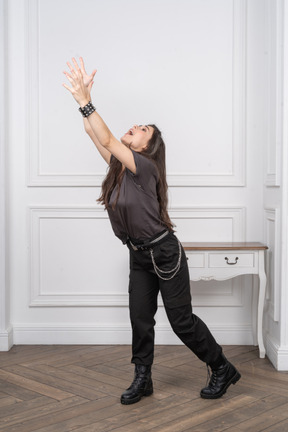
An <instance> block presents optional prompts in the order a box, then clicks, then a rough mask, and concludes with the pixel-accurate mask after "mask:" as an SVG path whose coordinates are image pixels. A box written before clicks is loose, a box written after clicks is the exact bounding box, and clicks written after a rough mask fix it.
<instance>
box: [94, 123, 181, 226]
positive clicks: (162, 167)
mask: <svg viewBox="0 0 288 432" xmlns="http://www.w3.org/2000/svg"><path fill="white" fill-rule="evenodd" d="M149 126H151V127H152V128H153V135H152V137H151V138H150V140H149V142H148V145H147V147H146V148H145V150H142V151H141V154H142V155H143V156H144V157H146V158H148V159H151V160H153V161H154V163H155V165H156V167H157V169H158V173H159V179H158V182H157V185H156V191H157V198H158V202H159V209H160V219H161V221H162V223H163V225H165V226H166V227H167V228H168V229H169V230H173V227H174V224H173V223H172V221H171V219H170V217H169V215H168V211H167V206H168V185H167V180H166V163H165V143H164V141H163V138H162V135H161V131H160V130H159V129H158V127H157V126H155V125H154V124H150V125H149ZM122 175H123V170H122V163H121V162H120V161H119V160H118V159H116V158H115V157H112V160H111V163H110V166H109V170H108V173H107V176H106V177H105V179H104V181H103V183H102V193H101V196H100V197H99V198H98V200H97V201H98V202H100V203H101V204H103V205H104V206H105V209H107V208H108V205H109V200H110V197H111V194H112V192H113V190H114V188H115V187H116V186H117V185H118V195H117V197H116V199H115V201H114V202H113V204H112V209H115V207H116V203H117V200H118V197H119V192H120V185H121V181H122Z"/></svg>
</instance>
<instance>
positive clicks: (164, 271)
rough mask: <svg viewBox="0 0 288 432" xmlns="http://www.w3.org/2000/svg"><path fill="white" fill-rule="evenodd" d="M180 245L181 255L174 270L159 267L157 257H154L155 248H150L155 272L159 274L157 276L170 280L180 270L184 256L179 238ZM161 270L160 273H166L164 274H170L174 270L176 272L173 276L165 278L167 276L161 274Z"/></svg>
mask: <svg viewBox="0 0 288 432" xmlns="http://www.w3.org/2000/svg"><path fill="white" fill-rule="evenodd" d="M178 246H179V257H178V261H177V264H176V266H175V267H174V268H173V269H172V270H161V269H160V268H159V267H157V265H156V262H155V258H154V254H153V249H149V252H150V255H151V259H152V263H153V267H154V270H155V273H156V274H157V276H158V277H159V278H160V279H162V280H170V279H173V277H174V276H175V275H176V273H177V272H178V270H179V268H180V264H181V258H182V248H181V243H180V241H179V240H178ZM159 272H160V273H164V274H169V273H172V272H174V273H173V274H172V276H170V277H167V278H165V277H163V276H161V275H160V274H159Z"/></svg>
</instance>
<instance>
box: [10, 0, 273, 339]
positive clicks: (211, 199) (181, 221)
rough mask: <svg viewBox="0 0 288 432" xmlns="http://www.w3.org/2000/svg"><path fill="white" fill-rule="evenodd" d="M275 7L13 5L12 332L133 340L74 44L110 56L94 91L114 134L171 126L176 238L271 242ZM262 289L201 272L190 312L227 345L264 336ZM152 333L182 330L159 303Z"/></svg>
mask: <svg viewBox="0 0 288 432" xmlns="http://www.w3.org/2000/svg"><path fill="white" fill-rule="evenodd" d="M264 5H265V2H263V1H262V0H253V1H249V2H247V4H246V2H245V1H244V0H234V1H231V0H217V1H215V0H205V1H199V0H193V1H187V0H180V1H179V0H178V1H177V2H176V1H172V0H171V1H164V0H153V1H152V0H146V1H145V3H142V2H140V0H139V1H132V0H117V1H116V0H108V1H105V2H102V1H93V2H92V1H89V0H83V1H82V2H81V8H79V2H76V1H74V0H69V2H68V0H61V1H59V0H58V1H57V2H56V0H52V1H51V0H49V1H48V0H41V1H38V0H29V1H25V0H14V1H13V2H9V4H8V55H9V58H8V64H7V66H6V71H7V73H9V77H11V78H10V80H9V85H8V93H9V109H8V115H9V117H8V120H9V121H8V131H9V148H8V151H7V175H8V181H7V185H6V193H7V196H8V204H7V209H8V213H9V223H8V232H9V242H8V243H9V244H8V245H7V248H8V252H9V251H10V252H9V278H10V284H9V285H10V290H11V319H10V321H11V324H12V326H13V342H14V343H15V344H20V343H21V344H23V343H24V344H28V343H31V344H32V343H33V344H37V343H93V344H98V343H130V341H131V331H130V324H129V313H128V307H127V304H128V297H127V282H128V280H127V279H128V251H127V249H126V248H125V247H123V246H122V244H121V243H120V241H119V240H117V239H116V238H115V237H114V236H113V234H112V230H111V228H110V225H109V220H108V218H107V214H106V213H105V212H103V209H102V208H100V207H99V206H98V205H97V204H96V202H95V200H96V199H97V197H98V196H99V193H100V185H101V181H102V179H103V176H104V173H105V169H106V167H105V164H104V162H103V161H102V160H101V159H100V157H99V156H98V154H97V151H96V150H95V149H94V147H93V144H91V143H90V142H89V139H88V137H86V136H85V135H84V133H83V130H82V124H81V123H82V121H81V118H80V114H79V113H78V111H77V105H76V103H75V102H74V101H73V100H72V98H71V96H70V94H68V92H67V91H66V90H65V89H64V88H63V87H62V86H61V84H62V82H63V81H65V77H64V75H63V74H62V71H63V70H64V69H65V67H66V66H65V62H66V61H67V60H70V59H71V57H72V56H76V57H78V56H79V55H82V56H83V57H84V59H86V65H87V69H88V70H92V68H94V67H96V68H98V72H97V75H96V79H95V85H94V87H95V88H94V90H93V102H94V104H95V105H96V106H97V110H98V111H99V113H100V115H102V116H103V118H104V119H105V121H106V122H107V124H108V125H109V126H110V128H111V130H112V131H113V133H114V134H115V135H116V136H119V137H120V136H121V134H122V133H123V132H124V131H126V130H127V129H128V128H129V127H131V125H133V124H134V123H147V122H149V123H150V122H155V123H156V124H157V125H158V126H159V127H160V128H161V129H162V130H163V134H164V137H165V141H166V145H167V169H168V180H169V185H170V192H169V194H170V195H169V196H170V213H171V216H172V219H173V220H174V221H175V223H176V224H177V234H178V236H179V238H180V240H182V241H264V238H265V237H264V234H263V232H264V218H263V166H264V152H263V143H264V142H265V136H266V135H265V134H267V131H266V130H265V128H264V124H265V120H267V118H266V117H265V115H266V111H267V110H266V107H267V100H266V96H267V95H266V94H265V92H264V91H263V90H264V89H265V86H266V85H267V80H268V74H267V68H266V69H265V65H266V63H265V62H266V57H267V56H266V52H265V47H266V45H265V43H266V42H267V41H265V38H264V35H265V25H266V22H265V17H266V15H265V14H266V11H265V7H264ZM87 10H88V11H89V13H88V14H87ZM67 13H68V16H67ZM263 70H264V71H265V70H266V74H265V73H264V72H263ZM254 288H255V287H254ZM252 289H253V285H252V278H251V277H249V276H247V277H242V278H236V279H234V280H233V281H225V282H221V283H219V282H218V283H216V282H211V283H204V282H202V283H195V284H193V287H192V294H193V305H194V311H195V313H197V314H198V315H199V316H201V317H202V318H203V319H204V320H205V321H206V322H207V324H208V325H209V327H210V328H211V330H212V332H213V334H214V335H215V336H216V338H217V339H218V341H219V342H220V343H222V344H252V343H253V338H252V313H254V311H252V309H251V304H252V295H251V292H252ZM156 333H157V337H156V341H157V342H158V343H178V341H177V339H176V337H175V336H174V335H173V334H172V332H171V330H170V327H169V324H168V321H167V319H166V316H165V312H164V310H163V307H162V306H160V308H159V311H158V313H157V332H156Z"/></svg>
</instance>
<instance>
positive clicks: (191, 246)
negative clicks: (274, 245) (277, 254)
mask: <svg viewBox="0 0 288 432" xmlns="http://www.w3.org/2000/svg"><path fill="white" fill-rule="evenodd" d="M182 246H183V248H184V250H186V251H197V250H202V251H203V250H207V251H213V250H215V251H216V250H246V251H247V250H265V249H268V246H266V245H265V244H263V243H258V242H233V243H208V242H206V243H193V242H184V243H182Z"/></svg>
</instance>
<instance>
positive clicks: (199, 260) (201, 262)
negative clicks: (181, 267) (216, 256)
mask: <svg viewBox="0 0 288 432" xmlns="http://www.w3.org/2000/svg"><path fill="white" fill-rule="evenodd" d="M186 256H187V258H188V267H191V268H203V267H205V254H204V253H189V252H188V253H187V252H186Z"/></svg>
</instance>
